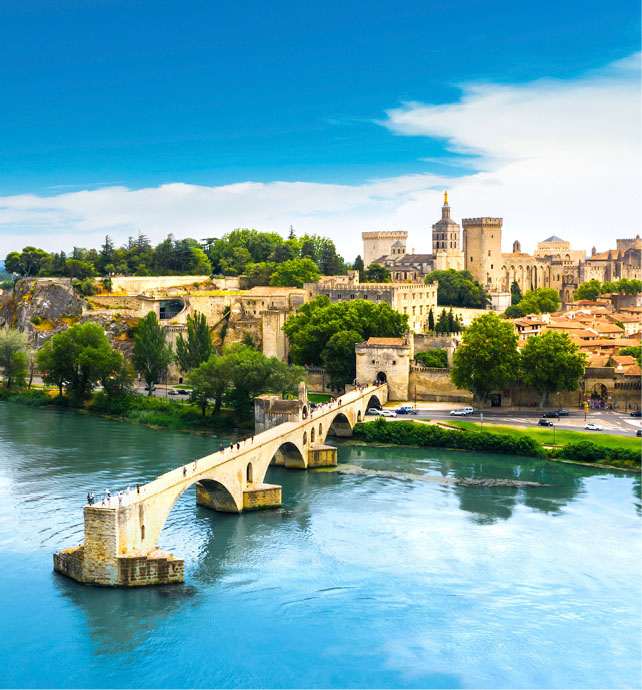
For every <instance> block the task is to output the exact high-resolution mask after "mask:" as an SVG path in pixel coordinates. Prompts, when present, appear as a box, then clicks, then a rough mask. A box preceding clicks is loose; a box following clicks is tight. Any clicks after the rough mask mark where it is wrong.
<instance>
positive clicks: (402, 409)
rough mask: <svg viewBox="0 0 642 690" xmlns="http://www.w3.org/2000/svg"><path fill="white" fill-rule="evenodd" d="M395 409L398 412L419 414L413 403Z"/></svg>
mask: <svg viewBox="0 0 642 690" xmlns="http://www.w3.org/2000/svg"><path fill="white" fill-rule="evenodd" d="M395 411H396V413H397V414H417V408H415V407H413V406H412V405H402V406H401V407H398V408H397V409H396V410H395Z"/></svg>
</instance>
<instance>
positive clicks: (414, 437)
mask: <svg viewBox="0 0 642 690" xmlns="http://www.w3.org/2000/svg"><path fill="white" fill-rule="evenodd" d="M464 423H465V422H464ZM507 429H509V430H510V432H511V433H501V432H500V431H498V430H497V428H495V429H494V430H493V431H492V432H491V431H486V430H484V431H483V432H480V431H472V430H469V429H466V428H457V427H453V428H451V429H446V428H443V427H442V426H437V425H427V424H418V423H415V422H387V421H385V419H384V418H383V417H380V418H378V419H377V420H376V421H374V422H366V423H365V424H357V426H356V427H355V428H354V436H355V438H357V439H361V440H363V441H366V442H368V443H392V444H396V445H407V446H426V447H433V448H453V449H457V450H470V451H485V452H489V453H501V454H506V455H523V456H527V457H533V458H549V459H552V460H555V459H561V460H565V461H572V462H578V463H591V464H599V465H600V466H610V467H614V468H617V469H627V470H638V471H639V469H640V444H639V443H638V445H637V448H629V447H625V446H624V445H623V444H620V445H619V446H613V447H609V446H605V445H598V444H596V443H592V442H591V441H587V440H585V439H584V438H582V437H583V436H587V434H582V433H581V432H579V433H578V432H572V431H570V432H566V433H568V434H572V435H574V434H576V435H575V436H574V437H573V436H571V437H570V440H568V441H566V442H565V443H564V445H562V446H561V447H560V448H546V447H544V445H542V442H540V441H539V440H537V439H536V438H534V437H533V436H532V435H531V434H529V433H528V432H529V431H533V430H531V429H524V430H523V431H522V430H520V429H515V428H510V427H507ZM520 432H521V433H520ZM615 438H620V437H615ZM622 438H625V437H622ZM593 439H594V437H593ZM556 440H557V439H556ZM629 440H632V441H635V440H636V439H629Z"/></svg>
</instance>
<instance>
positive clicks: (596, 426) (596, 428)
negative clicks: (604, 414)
mask: <svg viewBox="0 0 642 690" xmlns="http://www.w3.org/2000/svg"><path fill="white" fill-rule="evenodd" d="M584 428H585V429H588V430H589V431H602V427H601V426H600V425H599V424H593V422H589V423H588V424H585V425H584Z"/></svg>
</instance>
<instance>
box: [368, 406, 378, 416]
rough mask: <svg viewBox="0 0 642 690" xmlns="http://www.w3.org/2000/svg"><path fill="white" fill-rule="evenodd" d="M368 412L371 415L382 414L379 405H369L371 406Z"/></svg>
mask: <svg viewBox="0 0 642 690" xmlns="http://www.w3.org/2000/svg"><path fill="white" fill-rule="evenodd" d="M366 414H369V415H380V414H381V410H380V409H379V408H378V407H369V408H368V409H367V410H366Z"/></svg>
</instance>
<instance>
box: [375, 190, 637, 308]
mask: <svg viewBox="0 0 642 690" xmlns="http://www.w3.org/2000/svg"><path fill="white" fill-rule="evenodd" d="M502 224H503V219H502V218H489V217H481V218H464V219H462V221H461V226H460V225H459V224H458V223H456V222H455V221H454V220H453V219H452V218H451V216H450V206H449V204H448V192H445V193H444V205H443V206H442V208H441V219H440V220H438V221H437V222H436V223H435V224H434V225H433V226H432V252H431V253H430V254H415V253H414V249H413V250H412V253H410V254H408V253H407V252H406V240H407V238H408V233H407V232H406V231H403V230H396V231H380V232H364V233H363V234H362V237H363V261H364V264H365V265H366V266H369V265H370V264H372V263H378V264H381V265H382V266H385V267H386V268H388V269H389V270H390V272H391V274H392V279H393V281H397V282H399V281H408V280H410V281H416V280H421V279H422V278H423V277H424V276H426V275H428V274H429V273H430V272H431V271H436V270H445V269H449V268H453V269H455V270H457V271H461V270H464V269H465V270H467V271H470V273H471V274H472V276H473V278H474V279H475V280H477V281H478V282H479V283H481V284H482V285H483V286H484V288H485V289H486V290H487V291H488V292H489V293H490V294H491V296H492V297H493V296H494V299H493V302H494V303H496V302H497V306H499V304H500V303H501V302H502V301H503V300H502V299H501V296H502V295H506V293H508V292H509V291H510V286H511V284H512V282H513V281H516V282H517V284H518V285H519V287H520V290H521V291H522V292H524V291H526V290H534V289H536V288H538V287H546V288H554V289H555V290H557V292H558V293H559V295H560V298H561V299H562V302H563V303H564V304H569V303H571V302H572V301H573V291H574V290H576V289H577V287H578V285H579V284H580V283H582V282H585V281H588V280H592V279H593V278H596V279H597V280H599V281H600V282H604V281H616V280H620V279H621V278H628V279H633V278H635V279H638V280H640V279H641V278H642V270H641V265H642V263H641V248H642V243H641V241H640V235H636V237H635V238H634V239H618V240H616V248H615V249H611V250H609V251H606V252H601V253H599V254H598V253H597V252H596V249H595V247H593V249H592V251H591V255H590V256H587V252H586V251H585V250H583V249H571V245H570V242H566V241H565V240H563V239H561V238H560V237H557V236H555V235H552V236H551V237H548V238H547V239H545V240H544V241H543V242H538V243H537V249H536V250H535V252H534V253H533V254H532V255H531V254H526V253H524V252H522V251H521V247H520V243H519V241H515V242H513V251H512V252H510V253H503V252H502V250H501V243H502ZM462 227H463V233H462ZM508 304H510V301H509V302H508Z"/></svg>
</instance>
